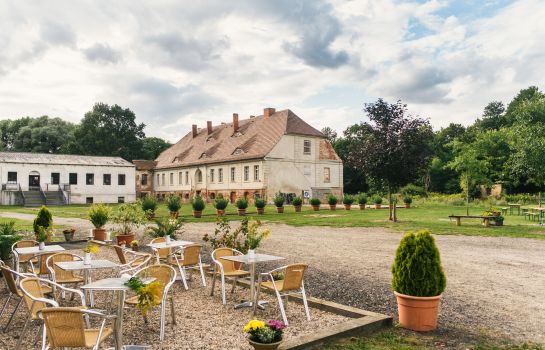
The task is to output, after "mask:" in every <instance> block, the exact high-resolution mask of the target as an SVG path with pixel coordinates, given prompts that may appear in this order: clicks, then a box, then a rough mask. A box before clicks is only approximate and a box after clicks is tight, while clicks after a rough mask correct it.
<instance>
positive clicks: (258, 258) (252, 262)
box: [221, 254, 285, 309]
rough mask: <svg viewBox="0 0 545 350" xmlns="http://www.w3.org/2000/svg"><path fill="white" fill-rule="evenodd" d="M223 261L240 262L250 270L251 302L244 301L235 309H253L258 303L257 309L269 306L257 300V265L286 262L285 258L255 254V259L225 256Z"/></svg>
mask: <svg viewBox="0 0 545 350" xmlns="http://www.w3.org/2000/svg"><path fill="white" fill-rule="evenodd" d="M221 259H224V260H229V261H234V262H239V263H243V264H246V265H248V267H249V268H250V300H246V301H243V302H242V303H240V304H236V305H235V309H239V308H243V307H253V306H254V302H255V303H257V307H259V308H260V309H264V305H265V304H267V302H266V301H264V300H255V299H256V292H255V265H256V264H258V263H264V262H271V261H278V260H284V259H285V258H283V257H281V256H275V255H268V254H254V255H253V257H250V256H248V254H246V255H234V256H223V257H221Z"/></svg>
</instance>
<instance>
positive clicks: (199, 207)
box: [191, 194, 206, 219]
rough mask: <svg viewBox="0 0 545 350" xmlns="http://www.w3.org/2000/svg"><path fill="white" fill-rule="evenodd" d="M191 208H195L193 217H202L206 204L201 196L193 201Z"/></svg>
mask: <svg viewBox="0 0 545 350" xmlns="http://www.w3.org/2000/svg"><path fill="white" fill-rule="evenodd" d="M191 207H192V208H193V217H194V218H197V219H198V218H200V217H201V216H202V211H203V210H204V208H205V207H206V203H204V200H203V199H202V197H201V195H200V194H198V195H197V196H196V197H195V198H193V199H192V200H191Z"/></svg>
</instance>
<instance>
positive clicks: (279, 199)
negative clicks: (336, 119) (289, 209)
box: [273, 191, 286, 213]
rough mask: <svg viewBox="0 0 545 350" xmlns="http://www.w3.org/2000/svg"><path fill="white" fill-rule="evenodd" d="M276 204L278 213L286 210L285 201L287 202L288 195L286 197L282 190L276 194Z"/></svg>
mask: <svg viewBox="0 0 545 350" xmlns="http://www.w3.org/2000/svg"><path fill="white" fill-rule="evenodd" d="M273 202H274V205H275V206H276V212H277V213H283V212H284V203H285V202H286V197H284V194H283V193H281V192H280V191H279V192H277V193H276V194H275V195H274V198H273Z"/></svg>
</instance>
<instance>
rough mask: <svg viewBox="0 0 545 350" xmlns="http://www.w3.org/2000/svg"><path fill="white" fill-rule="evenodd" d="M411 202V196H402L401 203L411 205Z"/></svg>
mask: <svg viewBox="0 0 545 350" xmlns="http://www.w3.org/2000/svg"><path fill="white" fill-rule="evenodd" d="M412 202H413V198H412V197H411V196H407V195H406V196H404V197H403V203H405V204H411V203H412Z"/></svg>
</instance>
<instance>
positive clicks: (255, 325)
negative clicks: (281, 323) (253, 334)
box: [244, 320, 265, 332]
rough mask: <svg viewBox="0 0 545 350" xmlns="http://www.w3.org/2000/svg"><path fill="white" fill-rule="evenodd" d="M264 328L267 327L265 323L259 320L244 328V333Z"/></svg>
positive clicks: (252, 321)
mask: <svg viewBox="0 0 545 350" xmlns="http://www.w3.org/2000/svg"><path fill="white" fill-rule="evenodd" d="M263 327H265V322H263V321H259V320H251V321H250V322H248V324H247V325H246V326H244V332H250V331H255V330H257V329H259V328H263Z"/></svg>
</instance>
